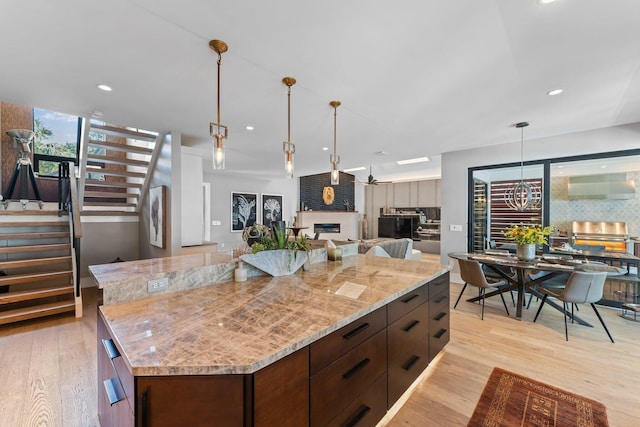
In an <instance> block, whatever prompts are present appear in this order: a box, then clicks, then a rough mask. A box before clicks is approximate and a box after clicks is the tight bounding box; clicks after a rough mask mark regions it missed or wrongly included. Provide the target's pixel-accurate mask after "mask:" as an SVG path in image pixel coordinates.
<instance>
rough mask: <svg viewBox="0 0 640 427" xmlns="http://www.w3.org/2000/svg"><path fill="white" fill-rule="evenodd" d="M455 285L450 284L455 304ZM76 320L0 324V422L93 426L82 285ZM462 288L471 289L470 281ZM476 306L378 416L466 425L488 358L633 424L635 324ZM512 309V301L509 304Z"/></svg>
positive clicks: (638, 372)
mask: <svg viewBox="0 0 640 427" xmlns="http://www.w3.org/2000/svg"><path fill="white" fill-rule="evenodd" d="M460 289H461V286H460V285H457V284H452V286H451V301H452V304H453V302H454V301H455V298H456V297H457V296H458V293H459V292H460ZM83 291H84V292H83V294H84V295H83V300H84V305H85V307H84V309H85V310H84V313H85V316H84V317H83V318H82V319H75V318H73V317H71V316H61V317H55V318H51V319H49V320H42V319H41V320H38V321H27V322H23V323H21V324H17V325H7V326H1V327H0V427H20V426H60V427H75V426H78V427H86V426H97V425H98V421H97V409H96V408H97V403H96V393H97V392H96V337H95V319H96V318H95V313H96V308H95V307H96V291H95V289H94V288H87V289H84V290H83ZM465 294H466V296H467V297H471V296H473V295H474V290H468V291H467V292H466V293H465ZM486 304H487V306H486V313H485V319H484V321H482V320H480V307H479V305H477V304H471V303H468V302H466V301H464V300H461V302H460V304H459V305H458V308H457V309H456V310H453V309H452V311H451V331H452V332H451V341H450V342H449V344H448V345H447V346H446V347H445V349H444V351H443V353H442V354H441V355H440V356H439V357H438V358H437V359H436V360H434V362H433V363H432V364H431V365H430V367H429V368H428V369H427V371H426V372H425V373H424V374H423V381H421V382H420V383H418V384H417V385H416V387H415V389H414V390H413V392H412V393H411V394H410V396H409V397H408V399H407V401H406V403H405V405H404V406H403V407H402V408H401V409H400V410H399V411H398V412H397V413H396V414H395V415H394V417H393V418H391V417H389V418H391V419H389V420H387V419H385V420H384V421H383V422H382V423H381V424H382V425H388V426H392V427H396V426H420V427H425V426H427V427H431V426H465V425H466V423H467V421H468V420H469V418H470V417H471V414H472V412H473V409H474V408H475V405H476V402H477V400H478V398H479V397H480V393H481V392H482V389H483V388H484V385H485V382H486V380H487V378H488V377H489V374H490V373H491V370H492V369H493V367H494V366H499V367H502V368H505V369H509V370H511V371H514V372H517V373H520V374H523V375H526V376H529V377H531V378H533V379H536V380H539V381H543V382H545V383H548V384H551V385H554V386H557V387H561V388H564V389H566V390H569V391H572V392H574V393H579V394H582V395H584V396H587V397H590V398H592V399H596V400H599V401H600V402H602V403H604V404H605V405H606V406H607V413H608V416H609V423H610V425H611V426H612V427H627V426H628V427H631V426H637V425H640V343H639V340H638V338H639V337H640V323H633V322H630V321H627V320H624V319H621V318H620V317H619V312H618V311H615V310H610V309H606V308H602V309H601V310H600V311H601V313H602V315H603V317H604V319H605V322H607V325H608V326H609V330H610V331H611V333H612V334H613V336H614V338H615V339H616V343H615V344H611V343H610V342H609V340H608V338H607V336H606V334H605V332H604V331H603V330H602V328H601V326H600V325H599V324H598V323H597V319H596V317H595V314H593V311H592V310H591V308H590V307H588V306H584V307H583V308H582V309H581V311H580V314H581V315H582V316H583V317H585V318H586V319H587V320H589V321H591V322H592V323H594V325H595V328H586V327H583V326H579V325H571V324H570V325H569V326H570V329H569V341H568V342H566V341H565V339H564V329H563V323H562V315H561V313H559V312H557V311H555V310H553V309H551V308H550V307H545V308H544V309H543V311H542V314H541V317H540V318H539V319H538V322H537V323H532V319H533V316H534V314H535V310H536V309H537V304H536V303H535V302H534V303H533V304H532V306H531V309H529V310H524V315H523V320H522V321H517V320H515V319H514V318H513V317H511V318H507V317H506V315H505V313H504V308H503V307H502V304H501V302H500V299H498V298H493V299H489V300H487V303H486ZM510 309H511V307H510Z"/></svg>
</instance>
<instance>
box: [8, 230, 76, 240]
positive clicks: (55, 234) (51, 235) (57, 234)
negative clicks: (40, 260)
mask: <svg viewBox="0 0 640 427" xmlns="http://www.w3.org/2000/svg"><path fill="white" fill-rule="evenodd" d="M62 237H69V232H68V231H51V232H41V233H39V232H30V233H0V240H14V239H57V238H62Z"/></svg>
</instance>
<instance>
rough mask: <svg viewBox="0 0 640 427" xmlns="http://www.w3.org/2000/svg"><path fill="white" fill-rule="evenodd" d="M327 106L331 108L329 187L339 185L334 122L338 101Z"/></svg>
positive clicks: (336, 115) (335, 120)
mask: <svg viewBox="0 0 640 427" xmlns="http://www.w3.org/2000/svg"><path fill="white" fill-rule="evenodd" d="M329 105H330V106H331V107H332V108H333V154H329V161H330V162H331V185H338V184H340V171H339V170H338V163H340V156H338V155H337V154H336V122H337V117H338V107H339V106H340V101H331V102H330V103H329Z"/></svg>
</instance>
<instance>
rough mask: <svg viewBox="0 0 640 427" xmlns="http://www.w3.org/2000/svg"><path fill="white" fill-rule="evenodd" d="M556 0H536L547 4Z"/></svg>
mask: <svg viewBox="0 0 640 427" xmlns="http://www.w3.org/2000/svg"><path fill="white" fill-rule="evenodd" d="M554 1H556V0H538V4H548V3H553V2H554Z"/></svg>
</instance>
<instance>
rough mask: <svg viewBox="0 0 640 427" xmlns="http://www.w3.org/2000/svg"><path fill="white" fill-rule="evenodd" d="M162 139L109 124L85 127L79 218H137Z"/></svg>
mask: <svg viewBox="0 0 640 427" xmlns="http://www.w3.org/2000/svg"><path fill="white" fill-rule="evenodd" d="M162 138H163V135H162V134H154V133H149V132H141V131H136V130H130V129H126V128H119V127H114V126H109V125H101V124H96V123H89V125H88V126H85V129H84V130H83V141H86V143H83V147H82V150H83V153H82V155H81V163H80V182H79V185H78V187H79V196H80V203H81V205H82V206H81V210H80V213H81V215H83V216H86V215H101V216H110V215H138V212H139V211H140V202H141V200H142V198H143V197H144V196H145V195H146V193H147V191H148V186H149V177H150V175H151V174H150V173H148V172H150V171H151V170H152V169H153V168H154V167H155V163H156V161H157V158H158V155H159V151H160V150H159V147H160V145H161V144H160V141H161V140H162ZM156 147H158V149H156Z"/></svg>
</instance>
